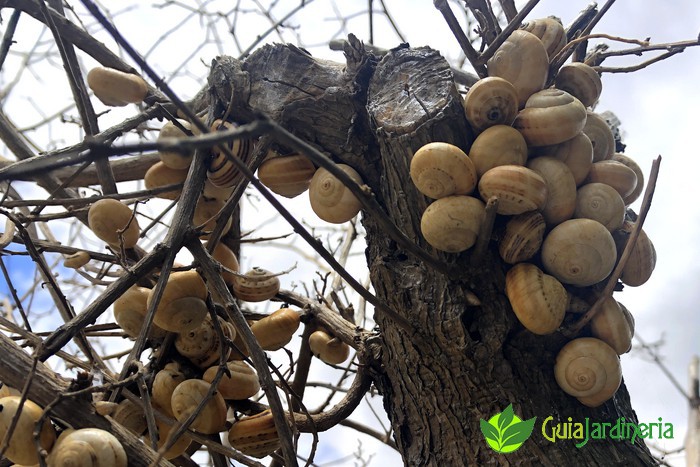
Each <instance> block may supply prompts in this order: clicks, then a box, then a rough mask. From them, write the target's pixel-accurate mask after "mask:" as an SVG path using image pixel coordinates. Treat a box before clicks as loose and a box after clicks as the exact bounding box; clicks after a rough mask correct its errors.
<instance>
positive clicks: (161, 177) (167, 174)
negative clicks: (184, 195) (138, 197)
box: [143, 162, 187, 199]
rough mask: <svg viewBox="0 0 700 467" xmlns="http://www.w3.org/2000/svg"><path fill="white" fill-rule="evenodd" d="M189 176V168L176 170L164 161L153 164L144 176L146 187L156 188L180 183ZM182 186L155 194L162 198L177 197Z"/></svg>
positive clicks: (149, 188)
mask: <svg viewBox="0 0 700 467" xmlns="http://www.w3.org/2000/svg"><path fill="white" fill-rule="evenodd" d="M186 178H187V170H176V169H171V168H170V167H168V166H167V165H165V164H163V162H156V163H155V164H153V165H152V166H151V167H150V168H149V169H148V170H147V171H146V174H145V175H144V176H143V181H144V184H145V185H146V189H148V190H154V189H156V188H160V187H163V186H168V185H175V184H178V183H184V182H185V179H186ZM181 192H182V188H175V189H173V190H170V191H164V192H162V193H158V194H157V195H155V196H156V197H157V198H162V199H175V198H177V197H178V196H180V193H181Z"/></svg>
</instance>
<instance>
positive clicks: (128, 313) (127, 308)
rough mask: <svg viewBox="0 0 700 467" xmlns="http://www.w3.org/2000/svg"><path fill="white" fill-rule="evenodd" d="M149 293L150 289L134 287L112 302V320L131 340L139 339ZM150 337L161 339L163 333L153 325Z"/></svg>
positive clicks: (163, 335)
mask: <svg viewBox="0 0 700 467" xmlns="http://www.w3.org/2000/svg"><path fill="white" fill-rule="evenodd" d="M150 293H151V289H147V288H145V287H139V286H136V285H134V286H131V287H129V288H128V289H127V290H126V292H124V293H123V294H122V295H120V296H119V297H118V298H117V299H116V300H115V301H114V320H115V321H116V322H117V324H118V325H119V327H120V328H122V330H124V332H125V333H126V335H127V336H129V337H131V338H133V339H136V338H138V337H139V333H140V332H141V328H142V327H143V323H144V321H145V319H146V312H147V311H148V305H147V303H148V296H149V295H150ZM150 337H152V338H156V339H157V338H163V337H165V331H164V330H163V329H161V328H160V327H158V326H157V325H156V324H155V323H154V324H152V325H151V333H150Z"/></svg>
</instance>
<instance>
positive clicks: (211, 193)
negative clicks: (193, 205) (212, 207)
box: [202, 179, 235, 201]
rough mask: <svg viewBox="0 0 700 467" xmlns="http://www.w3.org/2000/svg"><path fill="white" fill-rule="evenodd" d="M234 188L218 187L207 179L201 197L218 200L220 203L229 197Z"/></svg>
mask: <svg viewBox="0 0 700 467" xmlns="http://www.w3.org/2000/svg"><path fill="white" fill-rule="evenodd" d="M234 188H235V187H232V186H230V187H223V188H222V187H218V186H216V185H214V184H213V183H212V182H210V181H209V179H206V180H205V181H204V189H203V190H202V196H204V197H205V198H213V199H218V200H220V201H226V200H227V199H229V198H230V197H231V194H232V193H233V190H234Z"/></svg>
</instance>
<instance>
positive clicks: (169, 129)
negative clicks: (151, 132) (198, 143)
mask: <svg viewBox="0 0 700 467" xmlns="http://www.w3.org/2000/svg"><path fill="white" fill-rule="evenodd" d="M178 123H179V124H180V125H182V127H183V128H185V129H186V130H190V131H191V126H190V122H188V121H187V120H179V119H178ZM188 136H189V135H188V134H187V133H185V132H184V131H182V130H181V129H180V128H178V127H177V126H176V125H175V124H174V123H173V122H171V121H167V122H165V125H163V127H162V128H161V129H160V132H159V133H158V141H160V140H162V139H165V138H187V137H188ZM158 156H160V160H161V162H162V163H163V164H165V165H166V166H168V167H170V168H171V169H175V170H185V169H188V168H189V167H190V163H191V162H192V158H193V157H194V151H193V150H189V151H186V152H180V151H158Z"/></svg>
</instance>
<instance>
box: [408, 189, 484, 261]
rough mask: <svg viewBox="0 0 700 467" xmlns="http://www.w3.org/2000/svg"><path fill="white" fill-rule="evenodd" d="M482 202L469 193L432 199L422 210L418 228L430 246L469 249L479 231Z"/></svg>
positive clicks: (453, 250) (445, 249)
mask: <svg viewBox="0 0 700 467" xmlns="http://www.w3.org/2000/svg"><path fill="white" fill-rule="evenodd" d="M484 208H485V206H484V203H483V202H482V201H481V200H478V199H476V198H473V197H471V196H448V197H446V198H440V199H438V200H436V201H435V202H433V203H432V204H431V205H429V206H428V208H427V209H426V210H425V212H423V217H421V221H420V229H421V232H422V233H423V237H424V238H425V240H426V241H427V242H428V243H429V244H430V245H431V246H432V247H433V248H436V249H438V250H441V251H446V252H448V253H459V252H461V251H465V250H468V249H469V248H471V247H472V246H473V245H474V243H476V237H477V235H478V233H479V227H480V226H481V223H482V221H483V219H484V213H485V209H484Z"/></svg>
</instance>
